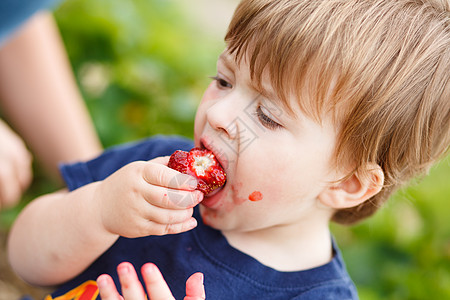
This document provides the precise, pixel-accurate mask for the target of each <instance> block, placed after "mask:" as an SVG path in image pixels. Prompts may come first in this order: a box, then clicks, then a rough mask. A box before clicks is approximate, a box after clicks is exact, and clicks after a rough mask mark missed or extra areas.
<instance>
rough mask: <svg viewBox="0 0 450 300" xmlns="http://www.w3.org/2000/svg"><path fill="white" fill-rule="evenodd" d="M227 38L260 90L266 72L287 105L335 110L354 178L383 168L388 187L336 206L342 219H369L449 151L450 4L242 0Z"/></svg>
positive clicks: (341, 156)
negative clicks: (292, 100) (291, 101)
mask: <svg viewBox="0 0 450 300" xmlns="http://www.w3.org/2000/svg"><path fill="white" fill-rule="evenodd" d="M225 41H226V42H227V46H228V51H229V52H230V53H231V54H233V55H235V57H236V59H237V61H238V62H239V61H240V60H241V59H247V60H248V63H249V67H250V73H251V77H252V79H253V80H254V81H255V82H256V86H259V87H262V84H261V81H262V78H263V73H264V72H267V74H268V77H269V80H270V83H271V85H272V86H273V88H274V89H275V91H276V93H277V95H278V97H279V98H280V99H281V100H284V103H285V104H286V105H287V103H288V102H287V99H288V96H289V95H290V94H292V93H294V95H297V96H298V98H299V105H300V108H301V109H302V110H303V111H304V112H305V113H307V114H308V115H309V116H310V117H311V118H314V119H315V120H317V121H320V118H321V116H323V114H324V113H329V112H333V111H334V112H335V114H336V112H339V116H338V117H337V119H338V120H339V139H338V144H337V147H336V155H335V158H336V159H335V160H336V163H337V164H339V163H343V162H351V163H352V165H353V166H354V169H353V171H352V172H351V173H350V174H349V176H351V175H353V174H357V176H360V177H364V176H366V177H367V174H368V173H367V172H366V171H367V166H368V165H369V164H371V163H376V164H378V165H379V166H380V167H381V168H382V170H383V172H384V175H385V186H384V187H383V189H382V191H381V192H380V193H379V194H377V195H375V196H374V197H372V198H371V199H369V200H367V201H365V202H364V203H362V204H360V205H358V206H357V207H353V208H349V209H342V210H338V211H337V212H336V213H335V214H334V216H333V220H334V221H336V222H338V223H343V224H350V223H354V222H356V221H359V220H361V219H363V218H365V217H367V216H370V215H371V214H373V213H374V212H375V211H376V210H377V209H378V208H379V207H380V206H381V204H382V203H383V202H384V201H386V200H387V198H388V197H389V196H390V194H391V193H392V192H393V191H394V190H395V189H396V188H398V187H399V186H401V185H402V184H404V183H405V182H408V181H409V180H410V179H411V178H413V177H415V176H417V175H419V174H424V173H426V172H427V170H428V169H429V167H430V165H431V164H432V163H433V162H435V161H436V160H437V159H439V158H440V157H442V155H443V154H444V153H446V152H447V151H448V148H449V144H450V83H449V74H450V50H449V49H450V4H449V1H448V0H348V1H346V0H310V1H308V0H278V1H269V0H244V1H242V2H241V3H240V4H239V6H238V7H237V9H236V11H235V14H234V16H233V19H232V21H231V23H230V26H229V28H228V32H227V34H226V37H225ZM305 90H307V91H309V93H310V95H311V97H303V98H302V97H300V95H301V91H303V92H304V91H305ZM330 91H331V92H330ZM308 99H310V101H308ZM287 106H289V105H287ZM341 108H343V109H341Z"/></svg>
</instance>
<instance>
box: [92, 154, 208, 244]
mask: <svg viewBox="0 0 450 300" xmlns="http://www.w3.org/2000/svg"><path fill="white" fill-rule="evenodd" d="M168 159H169V158H168V157H159V158H155V159H153V160H150V161H148V162H144V161H137V162H133V163H130V164H128V165H126V166H124V167H123V168H121V169H119V170H118V171H116V172H115V173H114V174H112V175H111V176H109V177H108V178H106V179H105V180H104V181H103V182H101V183H100V184H99V185H98V187H97V189H96V193H95V200H96V201H97V200H98V201H97V204H98V205H97V206H96V207H97V209H99V211H100V216H101V223H102V225H103V227H104V228H105V229H106V230H107V231H108V232H110V233H113V234H117V235H120V236H125V237H129V238H132V237H142V236H148V235H164V234H174V233H180V232H184V231H187V230H190V229H192V228H194V227H195V226H197V222H196V220H195V219H194V218H193V217H192V214H193V207H194V206H195V205H197V204H198V203H199V202H200V201H201V200H202V199H203V194H202V193H201V192H199V191H196V190H195V188H196V186H197V181H196V179H195V178H194V177H192V176H189V175H185V174H181V173H179V172H177V171H175V170H172V169H170V168H168V167H167V162H168Z"/></svg>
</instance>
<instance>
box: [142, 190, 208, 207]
mask: <svg viewBox="0 0 450 300" xmlns="http://www.w3.org/2000/svg"><path fill="white" fill-rule="evenodd" d="M143 196H144V198H145V200H147V202H149V203H151V204H152V205H155V206H158V207H162V208H169V209H185V208H190V207H194V206H195V205H197V204H198V203H200V201H202V200H203V193H202V192H200V191H184V190H177V189H170V188H166V187H161V186H154V185H152V186H150V187H149V188H148V189H146V191H145V193H144V194H143Z"/></svg>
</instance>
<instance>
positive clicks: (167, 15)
mask: <svg viewBox="0 0 450 300" xmlns="http://www.w3.org/2000/svg"><path fill="white" fill-rule="evenodd" d="M180 2H183V1H163V0H160V1H150V0H133V1H116V0H89V1H88V0H70V1H66V2H64V3H63V4H62V5H61V6H60V7H59V8H58V9H57V10H56V12H55V16H56V19H57V22H58V25H59V27H60V30H61V33H62V36H63V39H64V42H65V44H66V47H67V51H68V54H69V58H70V61H71V63H72V67H73V70H74V73H75V75H76V78H77V81H78V83H79V86H80V89H81V91H82V93H83V96H84V99H85V100H86V103H87V105H88V108H89V110H90V113H91V115H92V118H93V120H94V122H95V126H96V128H97V130H98V133H99V135H100V138H101V141H102V143H103V145H104V146H105V147H109V146H112V145H116V144H119V143H123V142H128V141H132V140H136V139H140V138H143V137H146V136H149V135H154V134H180V135H184V136H187V137H192V134H193V120H194V115H195V110H196V107H197V105H198V103H199V100H200V98H201V96H202V93H203V91H204V89H205V88H206V86H207V84H208V83H209V80H210V79H208V76H212V75H215V62H216V58H217V56H218V55H219V54H220V52H221V51H222V49H223V46H224V43H223V41H222V38H223V36H222V35H223V32H225V28H224V29H223V32H221V33H220V36H218V35H219V34H216V35H214V34H211V31H208V30H205V28H204V27H205V26H201V25H199V23H198V22H193V18H192V17H189V13H188V12H187V11H188V8H187V7H186V3H184V6H182V5H180ZM186 2H189V1H186ZM194 2H195V1H194ZM191 9H192V8H191ZM215 13H217V12H215ZM206 29H207V28H206ZM449 163H450V160H449V159H446V160H443V161H442V162H441V163H439V164H438V165H437V166H436V167H434V168H433V169H432V170H431V172H430V176H428V177H426V178H425V179H423V180H417V181H416V182H414V183H412V184H411V185H410V186H409V187H408V188H406V189H404V190H402V191H400V192H398V193H396V195H395V196H394V197H392V199H391V200H390V201H389V202H388V203H387V204H386V205H385V206H384V207H383V208H382V209H381V210H380V211H379V212H378V213H377V214H376V215H375V216H374V217H372V218H370V219H369V220H366V221H364V222H363V223H361V224H359V225H357V226H354V227H343V226H337V225H333V226H332V227H333V232H334V233H335V235H336V239H337V241H338V244H339V245H340V247H341V248H342V251H343V255H344V258H345V260H346V263H347V267H348V269H349V272H350V274H351V276H352V278H353V280H354V281H355V283H356V285H357V287H358V291H359V293H360V297H361V299H363V300H364V299H450V221H449V219H450V202H449V198H450V184H449V178H450V167H449ZM35 170H36V171H35V173H36V174H35V178H36V180H35V182H34V183H33V185H32V187H31V188H30V190H29V191H28V192H27V194H26V195H25V199H24V201H23V202H22V205H20V206H18V207H16V208H15V209H11V210H8V211H3V212H2V213H1V214H0V222H1V223H0V225H1V227H2V228H3V229H5V228H6V229H7V228H8V227H9V226H10V224H11V222H12V221H13V220H14V218H15V216H16V215H17V213H18V212H19V210H20V209H21V207H23V205H24V204H25V203H26V202H27V201H29V200H30V199H33V198H34V197H36V196H37V195H40V194H42V193H46V192H49V191H52V190H53V189H55V188H57V187H59V184H58V183H56V182H53V181H51V180H49V179H48V178H47V176H45V174H42V173H41V172H40V171H39V170H40V168H39V165H36V166H35Z"/></svg>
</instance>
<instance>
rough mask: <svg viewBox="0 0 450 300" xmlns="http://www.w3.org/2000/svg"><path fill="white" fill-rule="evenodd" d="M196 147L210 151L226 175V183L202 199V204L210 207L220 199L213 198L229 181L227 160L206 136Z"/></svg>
mask: <svg viewBox="0 0 450 300" xmlns="http://www.w3.org/2000/svg"><path fill="white" fill-rule="evenodd" d="M198 147H199V148H200V149H207V150H209V151H211V152H212V153H213V154H214V156H215V157H216V159H217V161H218V162H219V164H220V165H221V167H222V168H223V169H224V170H225V173H226V174H227V181H226V182H225V184H224V185H222V186H221V187H220V188H218V189H216V190H214V191H212V192H211V193H210V194H208V195H205V197H204V198H203V199H204V200H203V201H202V204H203V205H205V206H207V207H210V206H213V205H214V204H216V202H218V201H219V200H220V198H221V197H213V196H215V195H217V194H218V193H220V192H221V191H223V189H224V188H225V186H226V185H227V183H228V180H229V176H228V160H227V158H226V156H225V155H224V154H223V152H222V151H219V150H218V148H216V147H215V146H214V142H213V141H211V140H210V139H209V138H208V137H206V136H204V137H202V138H200V144H199V146H198ZM217 196H219V195H217Z"/></svg>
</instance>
